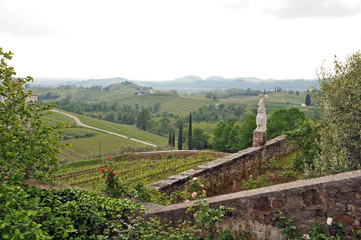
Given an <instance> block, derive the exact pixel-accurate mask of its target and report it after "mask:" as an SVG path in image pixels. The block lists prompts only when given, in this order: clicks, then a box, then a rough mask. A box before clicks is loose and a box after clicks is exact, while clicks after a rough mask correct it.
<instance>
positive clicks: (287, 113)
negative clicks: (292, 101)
mask: <svg viewBox="0 0 361 240" xmlns="http://www.w3.org/2000/svg"><path fill="white" fill-rule="evenodd" d="M305 119H306V117H305V114H304V113H303V112H301V111H300V110H299V109H298V108H295V107H292V108H289V109H279V110H277V111H275V112H274V113H273V114H272V115H271V117H270V123H269V124H268V125H267V135H268V136H267V137H268V139H272V138H275V137H277V136H280V135H282V134H284V133H285V132H287V131H291V130H293V129H295V128H296V124H297V122H299V121H303V120H305Z"/></svg>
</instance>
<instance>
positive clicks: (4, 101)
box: [0, 48, 64, 183]
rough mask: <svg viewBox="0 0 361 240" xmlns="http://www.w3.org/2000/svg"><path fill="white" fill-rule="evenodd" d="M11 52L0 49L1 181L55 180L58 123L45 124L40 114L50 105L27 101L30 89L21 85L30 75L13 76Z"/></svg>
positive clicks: (50, 106) (46, 110)
mask: <svg viewBox="0 0 361 240" xmlns="http://www.w3.org/2000/svg"><path fill="white" fill-rule="evenodd" d="M11 58H12V53H11V52H3V50H2V48H0V98H1V99H0V100H1V101H0V182H4V181H7V182H8V183H10V182H18V181H22V180H23V179H24V178H27V177H33V178H36V179H48V180H51V179H54V178H55V175H54V173H55V171H56V169H57V166H58V158H57V155H58V153H59V152H60V148H61V147H63V146H64V145H62V144H60V143H59V141H60V139H61V128H62V126H61V125H57V126H51V125H45V124H44V122H43V119H42V118H43V116H44V115H46V114H50V112H49V110H50V109H51V108H53V107H54V106H53V105H43V104H38V103H32V102H29V97H30V95H31V92H30V91H27V90H25V89H24V87H23V86H24V84H27V83H29V82H31V81H32V80H33V79H32V78H31V77H26V78H23V79H22V78H15V77H14V76H15V70H14V68H13V67H11V66H8V64H7V62H6V61H7V60H11Z"/></svg>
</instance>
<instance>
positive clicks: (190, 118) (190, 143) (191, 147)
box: [188, 113, 193, 150]
mask: <svg viewBox="0 0 361 240" xmlns="http://www.w3.org/2000/svg"><path fill="white" fill-rule="evenodd" d="M188 149H189V150H192V149H193V146H192V113H189V123H188Z"/></svg>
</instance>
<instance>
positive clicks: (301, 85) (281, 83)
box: [134, 76, 317, 90]
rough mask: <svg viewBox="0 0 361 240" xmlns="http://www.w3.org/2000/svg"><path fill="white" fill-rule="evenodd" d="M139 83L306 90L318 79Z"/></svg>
mask: <svg viewBox="0 0 361 240" xmlns="http://www.w3.org/2000/svg"><path fill="white" fill-rule="evenodd" d="M134 82H135V83H137V84H138V85H145V84H146V85H147V86H152V87H154V88H155V89H198V90H207V89H208V90H211V89H222V90H225V89H230V88H240V89H247V88H250V89H255V90H263V89H266V90H273V89H275V87H278V88H279V87H281V88H282V89H285V90H306V89H312V87H313V86H316V85H317V80H306V79H295V80H292V79H290V80H262V79H259V78H241V77H239V78H223V77H220V76H213V77H209V78H206V79H201V78H199V77H195V76H187V77H183V78H179V79H175V80H172V81H161V82H155V81H154V82H145V81H134Z"/></svg>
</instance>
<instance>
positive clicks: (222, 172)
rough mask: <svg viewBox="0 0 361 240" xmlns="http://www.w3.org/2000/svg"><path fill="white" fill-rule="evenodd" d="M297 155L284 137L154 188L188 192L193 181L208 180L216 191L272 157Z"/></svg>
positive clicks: (163, 190)
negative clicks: (197, 179)
mask: <svg viewBox="0 0 361 240" xmlns="http://www.w3.org/2000/svg"><path fill="white" fill-rule="evenodd" d="M293 151H295V147H294V146H293V145H290V144H289V143H288V142H287V141H286V139H285V137H284V136H279V137H276V138H274V139H272V140H269V141H267V142H266V144H265V146H263V147H251V148H248V149H245V150H242V151H239V152H237V153H234V154H232V155H229V156H227V157H224V158H220V159H217V160H214V161H212V162H209V163H206V164H203V165H200V166H198V167H196V168H193V169H190V170H188V171H185V172H182V173H180V174H178V175H174V176H171V177H168V178H166V179H163V180H161V181H159V182H156V183H154V184H152V185H151V186H150V187H151V188H155V189H157V190H159V191H161V192H173V191H177V190H184V188H185V186H186V183H187V182H188V181H189V180H190V178H191V177H203V178H206V179H207V180H208V181H209V182H210V184H211V185H212V186H215V189H217V188H218V189H220V188H222V187H223V186H227V185H230V184H232V183H233V181H234V180H236V179H239V178H240V177H242V176H246V175H248V174H247V173H248V171H250V170H253V169H257V168H260V167H261V166H262V164H264V163H266V162H268V161H269V160H270V159H271V158H272V157H276V158H278V157H281V156H284V155H286V154H289V153H291V152H293Z"/></svg>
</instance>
